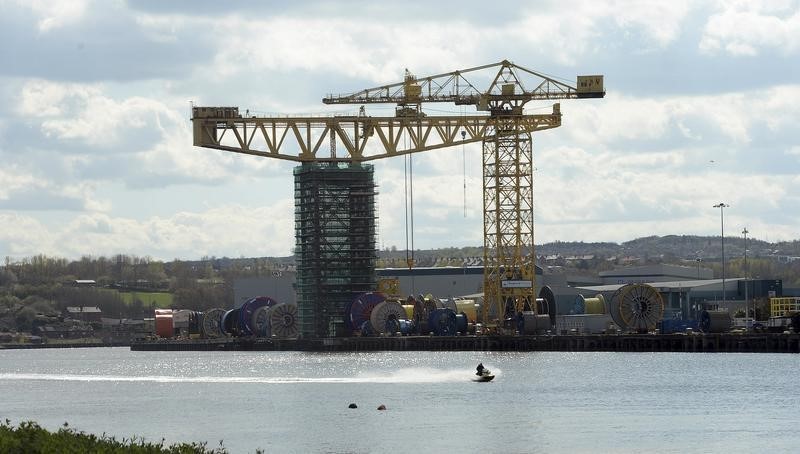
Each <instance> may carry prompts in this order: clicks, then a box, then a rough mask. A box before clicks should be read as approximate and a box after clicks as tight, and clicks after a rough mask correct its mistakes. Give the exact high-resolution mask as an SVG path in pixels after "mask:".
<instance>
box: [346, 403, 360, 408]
mask: <svg viewBox="0 0 800 454" xmlns="http://www.w3.org/2000/svg"><path fill="white" fill-rule="evenodd" d="M347 408H358V405H356V404H354V403H353V404H350V405H348V406H347Z"/></svg>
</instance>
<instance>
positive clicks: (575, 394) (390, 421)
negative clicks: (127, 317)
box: [0, 348, 800, 453]
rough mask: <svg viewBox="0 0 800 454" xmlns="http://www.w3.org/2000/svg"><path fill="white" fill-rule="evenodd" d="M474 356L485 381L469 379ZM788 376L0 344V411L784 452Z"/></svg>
mask: <svg viewBox="0 0 800 454" xmlns="http://www.w3.org/2000/svg"><path fill="white" fill-rule="evenodd" d="M479 361H481V362H483V364H484V365H485V366H486V367H487V368H489V369H491V370H492V371H493V372H495V373H496V375H497V377H496V378H495V380H494V381H492V382H489V383H476V382H473V381H472V374H474V369H475V365H476V364H477V363H478V362H479ZM798 371H800V355H791V354H723V353H712V354H702V353H688V354H687V353H606V352H603V353H570V352H526V353H505V352H504V353H500V352H450V353H448V352H379V353H374V352H371V353H301V352H131V351H129V350H128V349H127V348H87V349H40V350H5V351H0V396H2V398H1V399H0V417H2V418H3V419H5V418H9V419H11V420H12V422H14V423H18V422H19V421H22V420H33V421H36V422H38V423H39V424H41V425H42V426H44V427H47V428H49V429H57V428H59V427H60V426H61V425H62V424H63V423H64V422H67V423H69V425H70V426H71V427H73V428H75V429H77V430H81V431H84V432H91V433H95V434H102V433H106V434H109V435H113V436H116V437H117V438H118V439H119V438H123V437H127V438H129V437H131V436H139V437H145V439H147V440H148V441H160V440H161V439H162V438H164V439H166V441H167V442H168V443H174V442H191V441H206V442H208V446H210V447H213V446H218V445H219V441H220V440H223V445H224V446H225V447H226V448H227V449H228V450H229V451H230V452H233V453H239V452H242V453H246V452H254V451H255V450H256V449H257V448H262V449H264V450H265V451H266V452H269V453H272V452H275V453H317V452H330V453H370V452H397V453H402V452H418V453H448V452H459V453H478V452H480V453H596V452H606V453H607V452H614V453H634V452H635V453H641V452H663V453H686V452H698V453H706V452H720V453H722V452H724V453H730V452H742V453H753V452H787V453H788V452H792V453H794V452H798V450H799V449H800V434H799V433H798V423H799V422H800V414H798V409H799V408H800V405H799V404H800V393H798V379H797V377H798ZM350 403H356V404H357V405H358V408H357V409H349V408H348V404H350ZM381 404H383V405H385V406H386V407H387V410H386V411H378V410H377V407H378V406H379V405H381Z"/></svg>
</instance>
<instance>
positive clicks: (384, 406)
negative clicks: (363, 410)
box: [378, 404, 386, 410]
mask: <svg viewBox="0 0 800 454" xmlns="http://www.w3.org/2000/svg"><path fill="white" fill-rule="evenodd" d="M378 410H386V405H383V404H380V405H379V406H378Z"/></svg>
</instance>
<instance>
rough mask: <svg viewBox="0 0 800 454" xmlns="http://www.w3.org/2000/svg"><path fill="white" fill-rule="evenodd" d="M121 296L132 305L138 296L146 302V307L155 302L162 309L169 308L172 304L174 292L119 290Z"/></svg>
mask: <svg viewBox="0 0 800 454" xmlns="http://www.w3.org/2000/svg"><path fill="white" fill-rule="evenodd" d="M119 296H120V297H122V300H123V301H124V302H125V304H127V305H131V304H132V303H133V301H134V300H135V299H136V298H138V299H139V300H141V301H142V303H143V304H144V307H150V304H154V305H155V307H157V308H161V309H169V307H170V306H172V293H166V292H119Z"/></svg>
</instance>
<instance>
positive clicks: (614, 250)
mask: <svg viewBox="0 0 800 454" xmlns="http://www.w3.org/2000/svg"><path fill="white" fill-rule="evenodd" d="M744 249H745V242H744V238H743V237H741V236H735V237H729V236H726V237H725V256H726V257H740V256H743V255H744ZM591 254H594V255H602V256H605V257H612V256H617V257H625V256H635V257H640V258H644V259H646V258H648V257H661V258H663V259H669V258H675V259H684V260H694V259H696V258H702V259H706V258H709V259H714V258H720V257H721V256H722V241H721V238H720V237H719V236H694V235H667V236H648V237H644V238H637V239H635V240H631V241H626V242H624V243H622V244H618V243H584V242H561V241H557V242H554V243H546V244H542V245H537V246H536V255H539V256H541V255H561V256H578V255H591ZM747 255H748V256H749V257H754V258H755V257H761V258H767V257H772V256H794V257H798V256H800V241H798V240H795V241H791V242H780V243H768V242H766V241H761V240H753V239H750V238H748V239H747Z"/></svg>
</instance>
